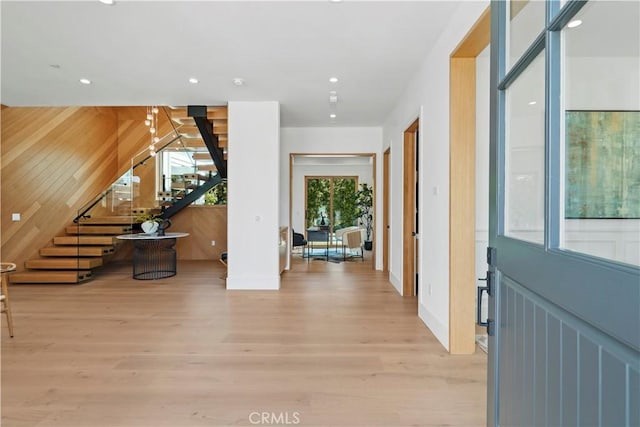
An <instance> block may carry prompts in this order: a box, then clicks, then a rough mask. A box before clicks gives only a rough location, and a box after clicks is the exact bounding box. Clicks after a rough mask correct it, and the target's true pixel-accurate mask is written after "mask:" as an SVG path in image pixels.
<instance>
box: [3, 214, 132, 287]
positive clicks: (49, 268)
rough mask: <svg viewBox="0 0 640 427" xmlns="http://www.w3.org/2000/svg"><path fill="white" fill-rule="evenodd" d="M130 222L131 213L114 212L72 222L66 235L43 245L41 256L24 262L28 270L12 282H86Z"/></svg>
mask: <svg viewBox="0 0 640 427" xmlns="http://www.w3.org/2000/svg"><path fill="white" fill-rule="evenodd" d="M131 223H132V217H130V216H113V217H105V218H90V219H88V220H86V221H85V222H83V224H82V225H78V224H73V225H69V226H68V227H67V228H66V229H65V235H63V236H57V237H54V238H53V241H52V244H51V246H47V247H44V248H42V249H40V258H38V259H31V260H29V261H27V262H25V264H24V266H25V268H26V269H27V270H28V271H25V272H20V273H14V274H12V275H11V283H14V284H15V283H43V284H58V283H81V282H85V281H87V280H89V279H91V278H92V276H93V273H92V271H93V270H94V269H95V268H97V267H101V266H102V265H103V264H105V263H106V261H108V259H109V257H110V256H111V255H113V254H114V253H115V251H116V248H117V245H118V241H117V239H116V238H115V236H117V235H118V234H125V233H130V232H131V231H132V226H131Z"/></svg>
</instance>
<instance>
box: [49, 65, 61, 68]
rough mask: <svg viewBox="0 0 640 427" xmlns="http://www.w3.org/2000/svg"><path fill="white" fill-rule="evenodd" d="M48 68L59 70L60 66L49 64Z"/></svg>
mask: <svg viewBox="0 0 640 427" xmlns="http://www.w3.org/2000/svg"><path fill="white" fill-rule="evenodd" d="M49 67H51V68H55V69H60V65H59V64H49Z"/></svg>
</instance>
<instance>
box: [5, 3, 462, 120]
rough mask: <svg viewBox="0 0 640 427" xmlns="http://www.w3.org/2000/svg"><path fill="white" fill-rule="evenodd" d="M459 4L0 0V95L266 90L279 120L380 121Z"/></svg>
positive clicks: (156, 95)
mask: <svg viewBox="0 0 640 427" xmlns="http://www.w3.org/2000/svg"><path fill="white" fill-rule="evenodd" d="M460 3H464V2H463V1H454V0H451V1H413V2H404V1H353V0H352V1H349V0H345V1H344V2H341V3H333V2H329V1H328V0H321V1H309V0H307V1H288V2H282V1H280V2H273V1H257V2H246V1H241V2H238V1H236V2H233V1H226V2H225V1H199V2H190V1H174V2H167V1H153V2H150V1H125V0H120V1H118V2H117V3H116V5H115V6H105V5H103V4H101V3H99V2H98V1H96V0H93V1H66V2H58V1H45V2H31V1H7V0H3V1H2V2H0V7H1V14H2V64H1V65H2V87H1V89H2V90H1V99H0V101H1V102H2V103H3V104H6V105H9V106H53V105H149V104H158V105H189V104H199V105H220V104H225V103H227V102H228V101H242V100H250V101H260V100H277V101H280V103H281V111H282V125H283V126H380V125H381V124H382V122H383V120H384V118H385V116H386V115H387V113H388V112H389V111H390V109H391V108H393V106H394V104H395V102H396V101H397V99H398V98H399V96H400V93H401V91H402V90H403V89H404V88H405V87H406V85H407V83H408V80H409V79H410V78H411V77H412V76H413V75H414V73H416V71H417V69H418V67H419V66H420V65H421V62H422V61H423V59H424V58H425V56H426V54H427V52H428V51H429V49H430V48H431V46H432V45H433V43H434V41H435V40H436V39H437V37H438V35H439V33H440V32H441V31H442V30H443V29H444V28H445V27H446V25H447V22H448V20H449V19H450V17H451V16H452V14H453V12H454V11H455V9H456V8H457V7H458V6H459V5H460ZM463 7H464V6H463ZM52 65H53V66H56V67H52ZM58 66H59V67H58ZM331 76H337V77H338V78H339V79H340V80H339V82H338V83H337V84H331V83H329V77H331ZM83 77H84V78H88V79H91V80H92V82H93V83H92V84H91V85H82V84H80V83H79V79H80V78H83ZM190 77H197V78H198V79H199V80H200V83H199V84H197V85H192V84H190V83H188V79H189V78H190ZM234 77H241V78H243V79H244V80H245V85H244V86H241V87H237V86H234V84H233V83H232V79H233V78H234ZM330 90H336V91H337V93H338V97H339V102H338V104H337V107H336V109H335V110H336V111H335V112H336V114H337V118H336V119H335V120H331V119H329V113H330V112H331V108H330V105H329V102H328V98H329V91H330Z"/></svg>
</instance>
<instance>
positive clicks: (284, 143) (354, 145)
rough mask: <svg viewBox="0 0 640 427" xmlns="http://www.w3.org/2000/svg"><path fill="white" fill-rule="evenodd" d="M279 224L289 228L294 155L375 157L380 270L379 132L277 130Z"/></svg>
mask: <svg viewBox="0 0 640 427" xmlns="http://www.w3.org/2000/svg"><path fill="white" fill-rule="evenodd" d="M280 136H281V145H280V164H281V167H280V224H281V225H288V224H289V157H290V154H292V153H297V154H340V153H350V154H355V153H368V154H371V153H373V154H376V162H377V166H376V169H377V170H376V196H375V197H376V199H375V204H376V207H375V223H376V232H375V233H376V234H375V235H376V239H375V242H374V245H375V249H376V268H377V269H381V268H382V237H381V236H382V234H381V232H380V231H379V230H381V227H382V172H381V169H382V155H381V150H380V148H381V145H382V128H380V127H326V128H319V127H315V128H282V129H281V130H280Z"/></svg>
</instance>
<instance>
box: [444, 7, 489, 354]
mask: <svg viewBox="0 0 640 427" xmlns="http://www.w3.org/2000/svg"><path fill="white" fill-rule="evenodd" d="M490 27H491V14H490V12H489V8H487V10H485V12H484V13H483V14H482V15H481V16H480V18H479V19H478V21H476V23H475V24H474V26H473V27H472V28H471V29H470V30H469V32H468V33H467V34H466V36H465V37H464V39H463V40H462V42H461V43H460V44H459V45H458V47H456V49H455V50H454V51H453V53H452V54H451V58H450V65H451V66H450V82H451V83H450V95H449V98H450V113H449V121H450V135H451V136H450V157H449V159H450V160H449V351H450V353H451V354H472V353H474V352H475V348H476V347H475V335H476V326H475V319H474V315H475V313H476V310H475V308H476V280H477V279H476V271H475V264H476V224H475V218H476V199H475V193H476V62H477V57H478V55H480V53H481V52H482V51H483V50H485V48H486V47H487V45H488V44H489V38H490ZM487 90H488V89H487ZM487 131H488V130H487ZM487 185H488V183H487ZM479 302H480V301H479Z"/></svg>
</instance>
